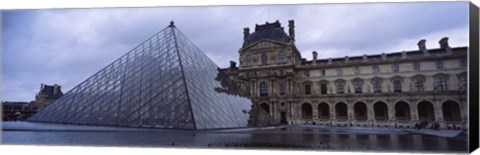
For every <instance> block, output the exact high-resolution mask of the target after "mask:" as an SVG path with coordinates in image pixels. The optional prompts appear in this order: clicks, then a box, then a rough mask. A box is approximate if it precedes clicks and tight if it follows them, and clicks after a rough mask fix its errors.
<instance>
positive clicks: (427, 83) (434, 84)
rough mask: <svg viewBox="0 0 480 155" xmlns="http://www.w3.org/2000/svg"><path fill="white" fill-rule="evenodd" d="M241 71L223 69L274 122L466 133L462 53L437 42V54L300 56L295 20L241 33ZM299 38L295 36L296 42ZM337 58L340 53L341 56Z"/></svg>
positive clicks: (434, 51)
mask: <svg viewBox="0 0 480 155" xmlns="http://www.w3.org/2000/svg"><path fill="white" fill-rule="evenodd" d="M243 34H244V35H243V36H244V42H243V46H242V47H241V48H240V50H239V51H238V54H239V66H238V67H237V66H236V63H235V62H233V61H232V62H230V63H231V66H230V67H229V68H225V69H223V70H225V71H226V73H227V74H228V75H229V76H230V78H231V79H234V80H235V82H237V83H238V85H239V86H240V87H242V88H243V89H244V90H245V91H246V92H247V94H248V95H249V96H250V98H251V99H252V101H253V102H254V104H256V105H259V106H260V107H262V108H263V109H264V110H265V111H266V112H267V113H268V114H269V115H270V116H271V118H272V120H273V121H272V122H271V123H273V124H314V125H331V126H361V127H398V128H412V127H414V126H415V125H416V124H417V123H423V124H426V127H431V125H432V124H438V125H440V128H450V129H452V128H456V129H465V128H467V127H468V123H467V119H468V114H467V110H468V104H467V64H468V63H467V53H468V52H467V51H468V47H454V48H453V47H450V46H449V45H448V38H447V37H444V38H441V39H440V41H439V42H438V43H439V47H438V48H427V47H426V46H425V42H426V40H423V39H422V40H420V41H419V42H418V44H417V45H418V50H413V51H399V52H388V53H379V54H374V55H366V54H364V55H354V56H345V57H337V58H321V57H322V55H321V54H322V51H312V55H313V60H306V59H305V58H302V56H301V54H300V51H299V50H298V49H297V47H296V45H295V40H296V39H297V38H295V25H294V21H293V20H290V21H288V34H287V33H285V31H284V28H283V27H282V26H281V23H279V22H278V20H277V21H276V22H274V23H268V22H267V23H265V24H263V25H258V24H257V25H256V26H255V31H253V32H252V33H251V32H250V29H249V28H245V29H244V31H243ZM299 39H300V38H299ZM338 55H343V54H342V53H338Z"/></svg>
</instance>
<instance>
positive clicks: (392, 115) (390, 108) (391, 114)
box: [387, 103, 396, 127]
mask: <svg viewBox="0 0 480 155" xmlns="http://www.w3.org/2000/svg"><path fill="white" fill-rule="evenodd" d="M394 104H395V103H388V104H387V109H388V124H389V126H390V127H395V124H396V117H395V105H394Z"/></svg>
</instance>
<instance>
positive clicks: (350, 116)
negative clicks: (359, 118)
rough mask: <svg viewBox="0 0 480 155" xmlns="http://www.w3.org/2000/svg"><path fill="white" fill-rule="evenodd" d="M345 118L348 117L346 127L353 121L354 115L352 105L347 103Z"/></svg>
mask: <svg viewBox="0 0 480 155" xmlns="http://www.w3.org/2000/svg"><path fill="white" fill-rule="evenodd" d="M346 104H347V117H348V120H347V122H348V125H347V126H350V124H351V123H352V122H353V120H354V118H353V117H354V115H353V104H351V103H350V102H348V101H347V103H346Z"/></svg>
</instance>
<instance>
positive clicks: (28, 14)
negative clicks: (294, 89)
mask: <svg viewBox="0 0 480 155" xmlns="http://www.w3.org/2000/svg"><path fill="white" fill-rule="evenodd" d="M290 19H294V20H295V31H296V45H297V48H298V49H299V50H300V51H301V52H302V56H303V57H304V58H307V59H311V57H312V56H311V51H313V50H316V51H317V52H318V53H319V57H320V58H329V57H344V56H346V55H349V56H359V55H363V54H380V53H382V52H385V53H390V52H399V51H403V50H415V49H417V45H416V44H417V42H418V41H419V40H420V39H427V48H438V47H439V45H438V41H439V40H440V39H441V38H442V37H445V36H448V37H449V38H450V39H449V41H450V46H452V47H458V46H467V45H468V2H436V3H433V2H424V3H369V4H319V5H260V6H258V5H257V6H215V7H157V8H108V9H55V10H17V11H12V10H10V11H5V10H4V11H2V32H1V34H2V39H3V40H2V41H3V42H2V44H3V60H2V63H3V64H2V65H3V66H2V67H3V70H2V84H1V86H2V97H3V99H2V100H3V101H30V100H34V97H35V94H36V93H37V92H38V90H39V88H40V83H46V84H54V83H56V84H60V85H62V90H63V92H67V91H68V90H70V89H71V88H73V87H74V86H75V85H77V84H79V83H80V82H82V81H83V80H85V79H87V78H88V77H89V76H91V75H93V74H94V73H95V72H97V71H98V70H100V69H102V68H103V67H105V66H106V65H108V64H109V63H110V62H112V61H114V60H115V59H117V58H118V57H120V56H121V55H123V54H125V53H126V52H128V51H129V50H131V49H132V48H134V47H135V46H136V45H138V44H140V43H141V42H143V41H144V40H145V39H147V38H149V37H150V36H151V35H153V34H155V33H156V32H158V31H160V30H161V29H163V28H165V27H166V26H168V24H169V22H170V21H171V20H174V21H175V25H176V26H177V28H178V29H180V31H182V32H183V33H184V34H185V35H186V36H187V37H189V38H190V40H191V41H193V42H194V43H195V44H196V45H197V46H198V47H199V48H200V49H202V50H203V52H205V53H206V54H207V55H208V56H209V57H210V58H211V59H212V60H213V61H214V62H216V63H217V65H219V66H220V67H227V66H228V61H229V60H234V61H237V62H238V49H239V48H240V46H241V45H242V41H243V28H244V27H250V29H251V30H254V26H255V24H256V23H259V24H262V23H265V22H266V21H269V22H274V21H275V20H279V21H280V22H281V23H282V26H284V27H285V28H286V29H287V28H288V26H287V25H288V24H287V21H288V20H290Z"/></svg>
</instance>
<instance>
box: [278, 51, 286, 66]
mask: <svg viewBox="0 0 480 155" xmlns="http://www.w3.org/2000/svg"><path fill="white" fill-rule="evenodd" d="M278 62H279V63H285V52H284V51H280V53H278Z"/></svg>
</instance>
